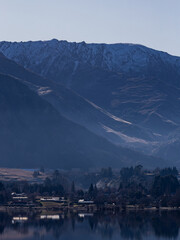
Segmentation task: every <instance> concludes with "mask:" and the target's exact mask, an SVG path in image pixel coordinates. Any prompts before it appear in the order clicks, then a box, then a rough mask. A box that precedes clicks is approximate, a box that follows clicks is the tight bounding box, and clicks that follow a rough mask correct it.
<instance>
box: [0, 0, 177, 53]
mask: <svg viewBox="0 0 180 240" xmlns="http://www.w3.org/2000/svg"><path fill="white" fill-rule="evenodd" d="M52 38H57V39H59V40H68V41H77V42H80V41H86V42H98V43H99V42H105V43H117V42H128V43H140V44H143V45H146V46H149V47H152V48H155V49H158V50H163V51H166V52H169V53H171V54H173V55H179V56H180V0H0V41H3V40H8V41H27V40H48V39H52Z"/></svg>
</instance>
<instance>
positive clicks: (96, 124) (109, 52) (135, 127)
mask: <svg viewBox="0 0 180 240" xmlns="http://www.w3.org/2000/svg"><path fill="white" fill-rule="evenodd" d="M0 51H1V52H2V53H3V54H4V56H3V55H2V56H1V62H0V72H1V73H3V74H5V75H11V77H12V76H13V77H15V78H18V80H17V79H16V81H18V82H20V83H21V84H23V85H26V86H27V87H28V90H29V91H30V92H33V94H36V97H38V98H40V99H41V100H43V101H44V102H46V103H47V104H49V106H51V107H52V108H53V110H54V111H56V112H57V114H59V115H60V116H61V117H62V118H64V119H66V121H69V123H71V124H74V126H75V127H73V129H76V128H78V127H79V128H81V129H83V130H84V131H86V132H87V137H84V139H86V140H87V139H89V137H88V134H93V136H94V137H95V138H98V139H101V141H104V142H106V144H108V146H111V147H110V148H111V150H112V151H111V154H112V155H114V151H115V152H116V151H117V155H116V159H115V160H111V159H110V158H111V157H109V160H108V161H110V162H108V164H110V163H112V165H113V164H114V163H115V164H114V166H115V165H116V164H117V162H118V161H119V164H120V162H121V161H120V160H118V157H117V156H118V155H119V152H118V151H121V152H122V151H124V152H123V154H120V155H121V159H122V162H121V164H122V165H128V164H132V163H135V162H137V161H138V160H137V159H138V157H137V156H139V162H140V163H143V164H145V165H151V166H152V165H153V166H155V165H159V164H162V162H163V163H164V164H166V163H167V162H168V163H169V164H174V165H177V166H178V165H179V166H180V162H179V154H180V58H179V57H175V56H171V55H169V54H167V53H164V52H160V51H156V50H153V49H150V48H147V47H144V46H142V45H134V44H109V45H108V44H86V43H85V42H82V43H69V42H67V41H58V40H56V39H53V40H51V41H38V42H19V43H17V42H0ZM6 57H7V58H8V59H7V58H6ZM9 59H10V60H9ZM9 77H10V76H9ZM77 132H78V131H76V135H77ZM77 136H78V135H77ZM73 138H74V137H73ZM81 141H83V142H84V140H83V139H82V138H78V142H79V143H80V142H81ZM89 146H90V147H89V149H90V148H91V147H93V144H90V145H89ZM104 146H105V145H104ZM103 149H106V148H104V147H103V146H102V151H103ZM115 149H116V150H115ZM137 151H138V152H137ZM140 152H142V153H140ZM101 153H102V152H101ZM128 154H129V155H128ZM131 154H134V158H133V157H132V155H131ZM84 155H85V156H86V157H87V156H88V155H89V153H88V154H87V153H86V152H84ZM99 155H101V154H99ZM112 155H111V156H112ZM147 155H154V157H150V156H147ZM94 156H95V155H94ZM157 157H158V158H157ZM77 158H78V157H77ZM95 158H96V157H95ZM95 158H94V159H95ZM160 158H162V159H164V160H162V159H160ZM84 159H86V158H85V157H84ZM97 159H99V162H101V161H102V160H100V158H99V157H97ZM112 159H113V158H112ZM119 159H120V158H119ZM142 159H144V160H142ZM147 159H148V160H147ZM149 159H151V160H149ZM84 161H85V162H87V161H86V160H84ZM95 162H96V161H95ZM92 165H93V164H92ZM102 165H103V162H102ZM94 166H95V165H94Z"/></svg>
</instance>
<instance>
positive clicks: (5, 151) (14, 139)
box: [0, 55, 163, 168]
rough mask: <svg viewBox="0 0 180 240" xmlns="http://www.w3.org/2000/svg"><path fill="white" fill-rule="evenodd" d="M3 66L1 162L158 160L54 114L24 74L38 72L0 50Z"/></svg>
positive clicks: (57, 164)
mask: <svg viewBox="0 0 180 240" xmlns="http://www.w3.org/2000/svg"><path fill="white" fill-rule="evenodd" d="M11 64H12V65H11ZM7 70H8V71H9V72H10V70H11V71H12V72H11V76H10V75H4V74H0V124H1V131H0V152H1V160H0V164H1V166H3V167H30V168H33V167H39V166H41V165H43V166H45V167H49V168H57V167H61V168H73V167H80V168H87V167H102V166H109V165H111V166H114V167H120V166H123V165H129V164H133V162H134V161H135V162H138V163H142V164H144V165H146V164H147V166H154V165H156V163H157V160H158V161H160V162H161V164H163V161H162V160H160V159H156V158H153V157H148V156H145V155H143V154H141V153H138V152H134V151H131V150H129V149H125V148H122V147H117V146H115V145H113V144H112V143H109V142H108V141H107V140H105V139H104V138H102V137H99V136H97V135H95V134H93V133H91V132H89V131H88V130H87V129H85V128H84V127H81V126H79V125H78V124H76V123H73V122H71V121H69V120H68V119H66V118H65V117H63V116H62V115H60V113H59V112H58V111H57V110H55V109H54V108H53V106H52V105H51V104H49V103H48V102H47V101H46V100H44V99H43V98H41V97H40V96H39V95H38V94H37V93H36V91H32V90H31V89H30V88H32V85H31V84H32V83H31V84H29V83H28V81H29V80H28V76H29V77H30V76H31V79H34V81H35V79H36V80H37V81H38V79H39V81H40V80H41V77H39V76H37V75H35V74H34V75H33V74H32V73H30V72H28V71H27V73H26V70H25V69H23V68H22V67H20V66H18V65H17V64H15V63H13V62H12V61H9V60H7V59H6V58H5V57H4V56H3V55H1V56H0V72H1V71H7ZM13 70H14V73H13ZM15 73H17V75H20V74H22V73H24V77H25V76H26V77H25V78H24V79H23V75H22V76H21V77H22V78H19V77H18V78H17V76H16V78H15V77H13V76H12V75H13V74H15ZM29 74H30V75H29ZM31 74H32V75H31ZM33 76H34V78H33ZM41 81H43V78H42V80H41ZM37 83H38V82H37Z"/></svg>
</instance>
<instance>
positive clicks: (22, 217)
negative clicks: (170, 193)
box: [0, 211, 180, 240]
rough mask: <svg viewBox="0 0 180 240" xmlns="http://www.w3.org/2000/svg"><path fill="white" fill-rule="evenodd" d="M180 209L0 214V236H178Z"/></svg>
mask: <svg viewBox="0 0 180 240" xmlns="http://www.w3.org/2000/svg"><path fill="white" fill-rule="evenodd" d="M179 228H180V212H178V211H162V212H155V211H154V212H150V211H139V212H133V211H130V212H121V213H118V214H117V213H116V214H113V213H103V214H97V213H96V214H88V213H87V214H86V213H79V214H70V213H61V214H59V213H51V214H50V213H33V212H29V213H28V214H27V213H18V212H13V213H12V212H11V213H6V212H2V213H0V239H3V240H4V239H8V240H15V239H21V240H39V239H40V240H55V239H61V240H73V239H75V240H101V239H106V240H108V239H111V240H117V239H118V240H119V239H122V240H124V239H129V240H131V239H134V240H136V239H137V240H141V239H145V240H146V239H147V240H151V239H152V240H155V239H158V240H161V239H180V232H179Z"/></svg>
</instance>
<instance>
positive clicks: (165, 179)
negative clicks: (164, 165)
mask: <svg viewBox="0 0 180 240" xmlns="http://www.w3.org/2000/svg"><path fill="white" fill-rule="evenodd" d="M179 187H180V186H179V182H178V179H177V177H175V176H173V175H167V176H156V177H155V179H154V182H153V185H152V194H153V195H154V196H156V197H157V196H162V195H171V194H173V193H176V191H177V190H178V189H179Z"/></svg>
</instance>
